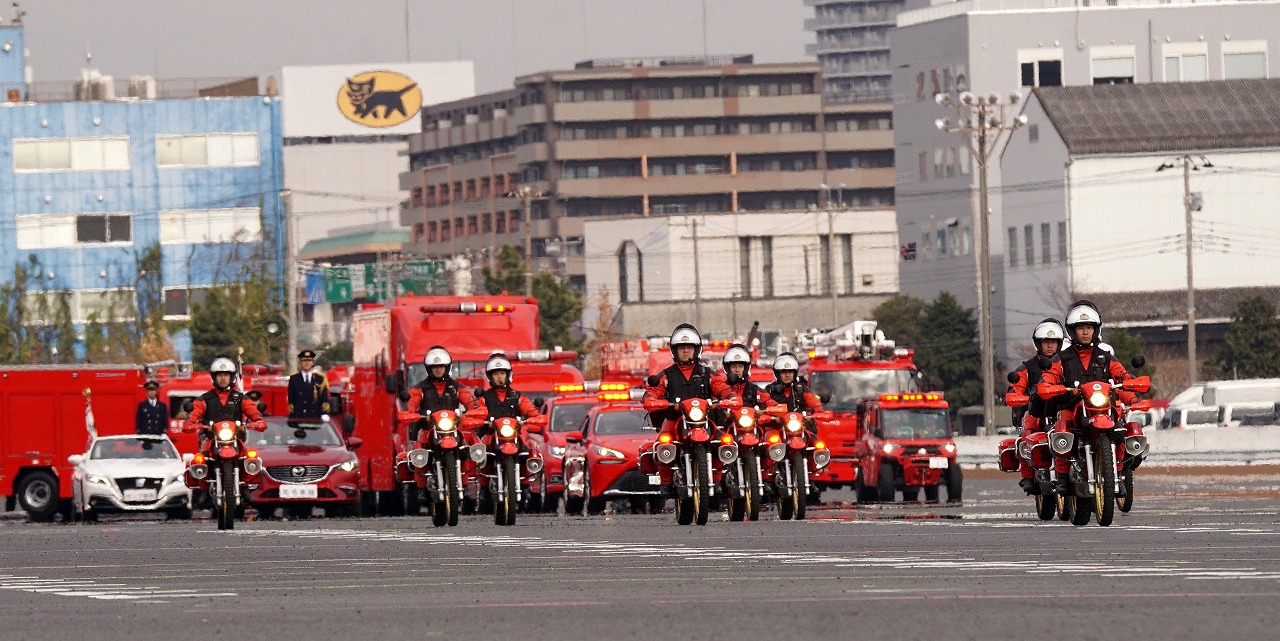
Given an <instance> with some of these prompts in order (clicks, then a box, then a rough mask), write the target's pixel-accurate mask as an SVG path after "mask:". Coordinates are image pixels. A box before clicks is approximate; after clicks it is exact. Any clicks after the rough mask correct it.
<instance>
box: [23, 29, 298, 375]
mask: <svg viewBox="0 0 1280 641" xmlns="http://www.w3.org/2000/svg"><path fill="white" fill-rule="evenodd" d="M6 39H14V40H16V42H17V43H18V44H16V45H15V47H14V49H16V50H17V51H21V44H20V43H21V28H20V26H19V27H5V28H4V29H3V30H0V49H2V48H3V46H4V42H5V40H6ZM8 53H10V52H8V51H6V52H4V54H5V55H6V56H7V54H8ZM19 57H21V56H19ZM24 67H25V65H24V64H22V63H21V62H19V63H18V64H16V65H14V64H11V63H10V60H9V59H8V58H7V57H0V87H3V88H4V89H6V91H5V93H4V95H3V96H0V98H5V100H4V101H3V102H0V282H7V281H8V280H10V279H12V278H13V274H14V266H15V265H16V264H23V265H29V264H31V261H32V257H34V260H35V261H37V262H38V264H39V265H40V270H41V272H42V273H41V275H40V277H39V278H35V279H33V280H32V282H31V284H30V286H29V288H28V291H29V292H31V291H33V290H36V293H34V294H33V293H29V294H28V296H38V295H41V294H40V293H39V290H42V291H43V292H50V293H52V292H69V293H70V295H71V296H70V299H71V309H72V314H73V318H74V319H75V321H76V322H77V323H83V322H85V321H86V320H88V319H89V317H90V315H91V314H93V313H94V312H98V318H100V319H101V318H103V317H104V314H105V312H106V306H107V304H108V303H107V301H108V299H111V300H118V299H119V297H120V294H121V292H123V293H124V294H125V295H126V296H133V297H135V298H136V287H137V284H138V282H139V280H140V274H139V267H138V265H139V261H140V259H141V257H142V256H144V255H145V254H146V253H147V252H148V251H151V250H153V248H155V247H157V246H158V247H159V248H160V251H161V255H162V258H163V266H162V277H161V281H162V284H163V294H164V306H165V316H166V318H167V319H174V320H176V319H182V318H186V317H188V316H189V313H190V303H191V302H192V301H193V300H198V298H199V296H200V293H201V291H202V290H203V289H204V288H208V287H210V286H214V285H226V284H229V283H234V282H237V279H238V278H241V277H243V274H244V270H245V269H254V270H260V271H267V272H268V273H269V275H270V276H271V277H272V278H273V279H275V280H277V281H278V280H280V274H282V273H283V272H284V264H285V236H284V215H283V214H284V208H283V203H282V200H281V190H282V189H283V177H282V173H283V170H282V162H281V154H282V144H281V139H282V137H281V120H280V102H279V99H278V98H276V97H274V96H261V95H250V96H245V95H243V93H246V92H245V91H244V89H243V87H244V86H246V85H248V86H252V87H253V91H251V92H249V93H255V94H256V93H257V92H256V81H255V82H248V83H241V85H240V90H239V92H240V93H241V94H242V95H239V96H229V97H221V96H226V94H228V93H234V92H233V91H230V90H227V89H226V88H225V87H224V88H222V89H221V90H218V89H215V90H210V89H209V88H205V89H204V90H203V91H202V90H200V89H198V88H196V87H195V86H193V85H191V84H189V83H184V84H181V85H179V84H178V83H173V84H172V86H170V85H166V84H165V83H164V82H163V81H162V82H161V83H160V90H159V91H156V89H155V86H156V85H155V84H152V85H150V87H144V91H142V92H141V97H130V98H122V99H111V97H112V96H113V95H114V93H115V91H114V87H88V86H82V87H79V88H78V93H80V95H82V96H83V95H92V96H97V97H106V98H107V99H102V100H86V101H65V100H64V101H48V102H45V101H41V99H40V97H39V96H40V95H41V93H42V92H36V91H31V90H30V89H31V88H30V87H26V86H23V85H22V84H21V81H22V71H21V70H22V69H23V68H24ZM14 69H17V71H16V73H17V74H18V76H17V78H16V82H15V78H14V76H13V75H11V74H12V73H13V70H14ZM95 82H96V81H95ZM108 82H109V81H108ZM153 82H154V81H153ZM15 87H17V88H18V89H19V90H20V91H22V95H21V96H15V95H14V92H12V91H7V90H8V89H11V88H15ZM124 93H133V92H129V91H126V92H124ZM202 93H203V94H206V95H203V96H202V95H200V94H202ZM210 94H217V95H219V97H212V96H211V95H210ZM135 95H136V94H135ZM33 96H34V97H35V98H34V100H33V99H32V97H33ZM15 97H16V98H18V99H17V100H13V99H14V98H15ZM249 261H252V262H249ZM124 307H125V308H126V309H128V308H130V307H132V308H134V309H136V301H132V304H131V305H125V306H124ZM132 315H134V312H132V311H130V312H127V313H126V314H125V315H124V317H117V319H119V320H124V319H127V317H131V316H132ZM173 341H174V346H175V348H176V349H177V351H178V353H179V356H180V358H183V359H184V360H185V359H189V358H190V354H191V344H190V343H191V341H190V335H189V333H187V332H182V333H180V334H177V335H174V336H173ZM82 349H83V347H82V346H81V347H80V348H78V350H81V351H82ZM81 355H82V356H83V354H81Z"/></svg>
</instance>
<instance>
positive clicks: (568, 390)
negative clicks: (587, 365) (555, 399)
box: [551, 383, 587, 394]
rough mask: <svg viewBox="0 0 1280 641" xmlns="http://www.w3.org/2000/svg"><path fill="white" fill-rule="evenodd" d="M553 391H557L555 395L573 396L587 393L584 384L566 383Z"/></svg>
mask: <svg viewBox="0 0 1280 641" xmlns="http://www.w3.org/2000/svg"><path fill="white" fill-rule="evenodd" d="M551 389H552V390H553V391H555V393H557V394H572V393H573V392H583V391H586V389H587V388H586V386H585V385H583V384H582V383H565V384H561V385H556V386H555V387H552V388H551Z"/></svg>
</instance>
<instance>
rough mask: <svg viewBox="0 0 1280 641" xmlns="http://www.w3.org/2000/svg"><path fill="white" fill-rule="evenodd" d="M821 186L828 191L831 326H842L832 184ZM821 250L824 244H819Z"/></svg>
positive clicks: (828, 277) (828, 273) (828, 281)
mask: <svg viewBox="0 0 1280 641" xmlns="http://www.w3.org/2000/svg"><path fill="white" fill-rule="evenodd" d="M818 187H819V188H821V189H823V190H825V191H826V192H827V288H828V289H829V290H831V327H832V328H836V327H839V326H840V312H839V310H838V309H837V298H836V296H837V294H836V231H835V229H836V227H835V222H834V218H835V216H834V214H833V213H832V211H831V186H830V185H828V184H826V183H822V184H821V185H818ZM818 248H819V251H821V248H822V245H821V244H819V245H818Z"/></svg>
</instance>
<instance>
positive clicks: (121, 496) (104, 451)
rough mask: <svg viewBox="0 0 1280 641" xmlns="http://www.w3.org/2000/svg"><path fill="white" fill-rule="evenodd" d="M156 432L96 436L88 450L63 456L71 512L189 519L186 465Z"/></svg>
mask: <svg viewBox="0 0 1280 641" xmlns="http://www.w3.org/2000/svg"><path fill="white" fill-rule="evenodd" d="M183 459H184V457H183V456H181V455H179V454H178V450H177V448H175V447H174V446H173V443H172V442H171V441H170V440H169V437H167V436H162V435H133V434H130V435H127V436H99V437H98V438H95V439H93V442H92V443H91V444H90V445H89V451H88V452H86V453H84V454H75V455H73V456H70V457H68V458H67V460H68V462H70V463H71V464H72V465H74V466H76V468H75V471H74V472H73V473H72V475H71V495H72V499H71V500H72V502H73V503H74V504H75V515H76V517H78V518H79V519H80V520H84V521H93V520H95V519H97V518H98V514H101V513H126V512H162V513H165V514H167V515H168V516H169V518H191V490H190V489H189V488H188V487H187V486H186V483H184V482H183V479H182V476H183V473H184V471H185V468H186V465H185V461H184V460H183Z"/></svg>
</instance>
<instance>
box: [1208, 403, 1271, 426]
mask: <svg viewBox="0 0 1280 641" xmlns="http://www.w3.org/2000/svg"><path fill="white" fill-rule="evenodd" d="M1218 425H1221V426H1222V427H1240V426H1241V425H1243V426H1246V427H1248V426H1253V425H1280V403H1231V404H1228V405H1223V406H1222V408H1221V409H1220V410H1218Z"/></svg>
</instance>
